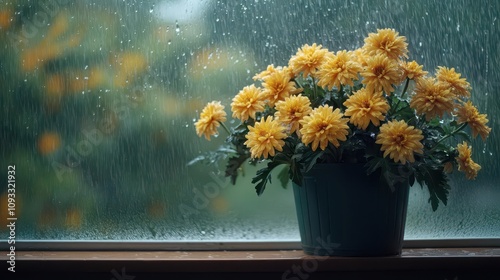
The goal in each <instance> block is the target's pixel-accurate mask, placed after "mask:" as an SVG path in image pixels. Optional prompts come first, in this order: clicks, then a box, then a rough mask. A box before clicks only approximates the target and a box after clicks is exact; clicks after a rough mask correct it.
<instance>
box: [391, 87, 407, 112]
mask: <svg viewBox="0 0 500 280" xmlns="http://www.w3.org/2000/svg"><path fill="white" fill-rule="evenodd" d="M409 84H410V78H406V83H405V87H404V88H403V91H402V92H401V98H400V99H398V102H397V103H396V105H395V106H394V107H393V111H394V110H396V109H397V108H398V106H399V103H400V102H401V99H403V97H404V96H405V94H406V90H408V85H409ZM405 108H406V107H404V108H402V109H405ZM402 109H400V110H398V111H396V112H393V115H394V114H396V113H399V111H401V110H402Z"/></svg>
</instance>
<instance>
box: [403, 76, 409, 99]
mask: <svg viewBox="0 0 500 280" xmlns="http://www.w3.org/2000/svg"><path fill="white" fill-rule="evenodd" d="M409 84H410V78H406V83H405V87H404V88H403V92H402V93H401V98H403V97H404V96H405V94H406V91H407V90H408V85H409Z"/></svg>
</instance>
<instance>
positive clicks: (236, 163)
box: [225, 154, 249, 185]
mask: <svg viewBox="0 0 500 280" xmlns="http://www.w3.org/2000/svg"><path fill="white" fill-rule="evenodd" d="M248 158H249V156H248V155H245V154H240V155H239V156H234V157H231V158H229V160H228V162H227V165H226V174H225V175H226V177H230V178H231V183H232V184H233V185H234V184H236V178H237V177H238V169H239V168H240V167H241V165H242V164H243V163H244V162H245V161H246V160H247V159H248Z"/></svg>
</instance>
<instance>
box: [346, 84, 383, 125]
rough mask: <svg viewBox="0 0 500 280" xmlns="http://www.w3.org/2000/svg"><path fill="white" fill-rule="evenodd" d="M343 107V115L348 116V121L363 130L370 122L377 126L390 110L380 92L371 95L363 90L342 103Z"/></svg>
mask: <svg viewBox="0 0 500 280" xmlns="http://www.w3.org/2000/svg"><path fill="white" fill-rule="evenodd" d="M344 106H346V107H347V109H346V110H345V115H346V116H350V120H349V121H350V122H351V123H352V124H354V125H355V126H357V127H358V128H359V129H363V130H365V129H366V128H367V127H368V125H369V124H370V122H371V123H373V124H374V125H375V126H379V125H380V121H382V120H384V118H385V114H386V113H387V111H388V110H389V108H390V107H389V103H387V100H386V99H385V98H384V97H383V96H382V93H381V92H380V93H372V92H370V91H367V90H366V89H365V88H362V89H360V90H358V91H357V92H356V93H354V94H353V95H351V96H350V97H349V98H348V99H347V100H346V101H345V102H344Z"/></svg>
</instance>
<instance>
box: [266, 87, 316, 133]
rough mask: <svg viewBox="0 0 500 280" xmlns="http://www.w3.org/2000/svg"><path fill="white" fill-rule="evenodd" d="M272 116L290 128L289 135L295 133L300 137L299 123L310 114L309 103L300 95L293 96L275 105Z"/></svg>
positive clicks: (307, 99)
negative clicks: (274, 111)
mask: <svg viewBox="0 0 500 280" xmlns="http://www.w3.org/2000/svg"><path fill="white" fill-rule="evenodd" d="M275 108H276V113H275V114H274V116H275V117H276V119H277V120H278V121H279V122H281V123H282V124H284V125H286V126H288V127H290V133H294V132H297V134H298V135H299V136H300V131H299V128H300V123H299V121H300V120H302V119H303V118H304V117H305V116H307V115H309V113H311V111H312V108H311V101H309V98H307V97H306V96H302V95H300V94H299V95H294V96H290V97H287V98H285V100H282V101H278V102H277V103H276V107H275Z"/></svg>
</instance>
